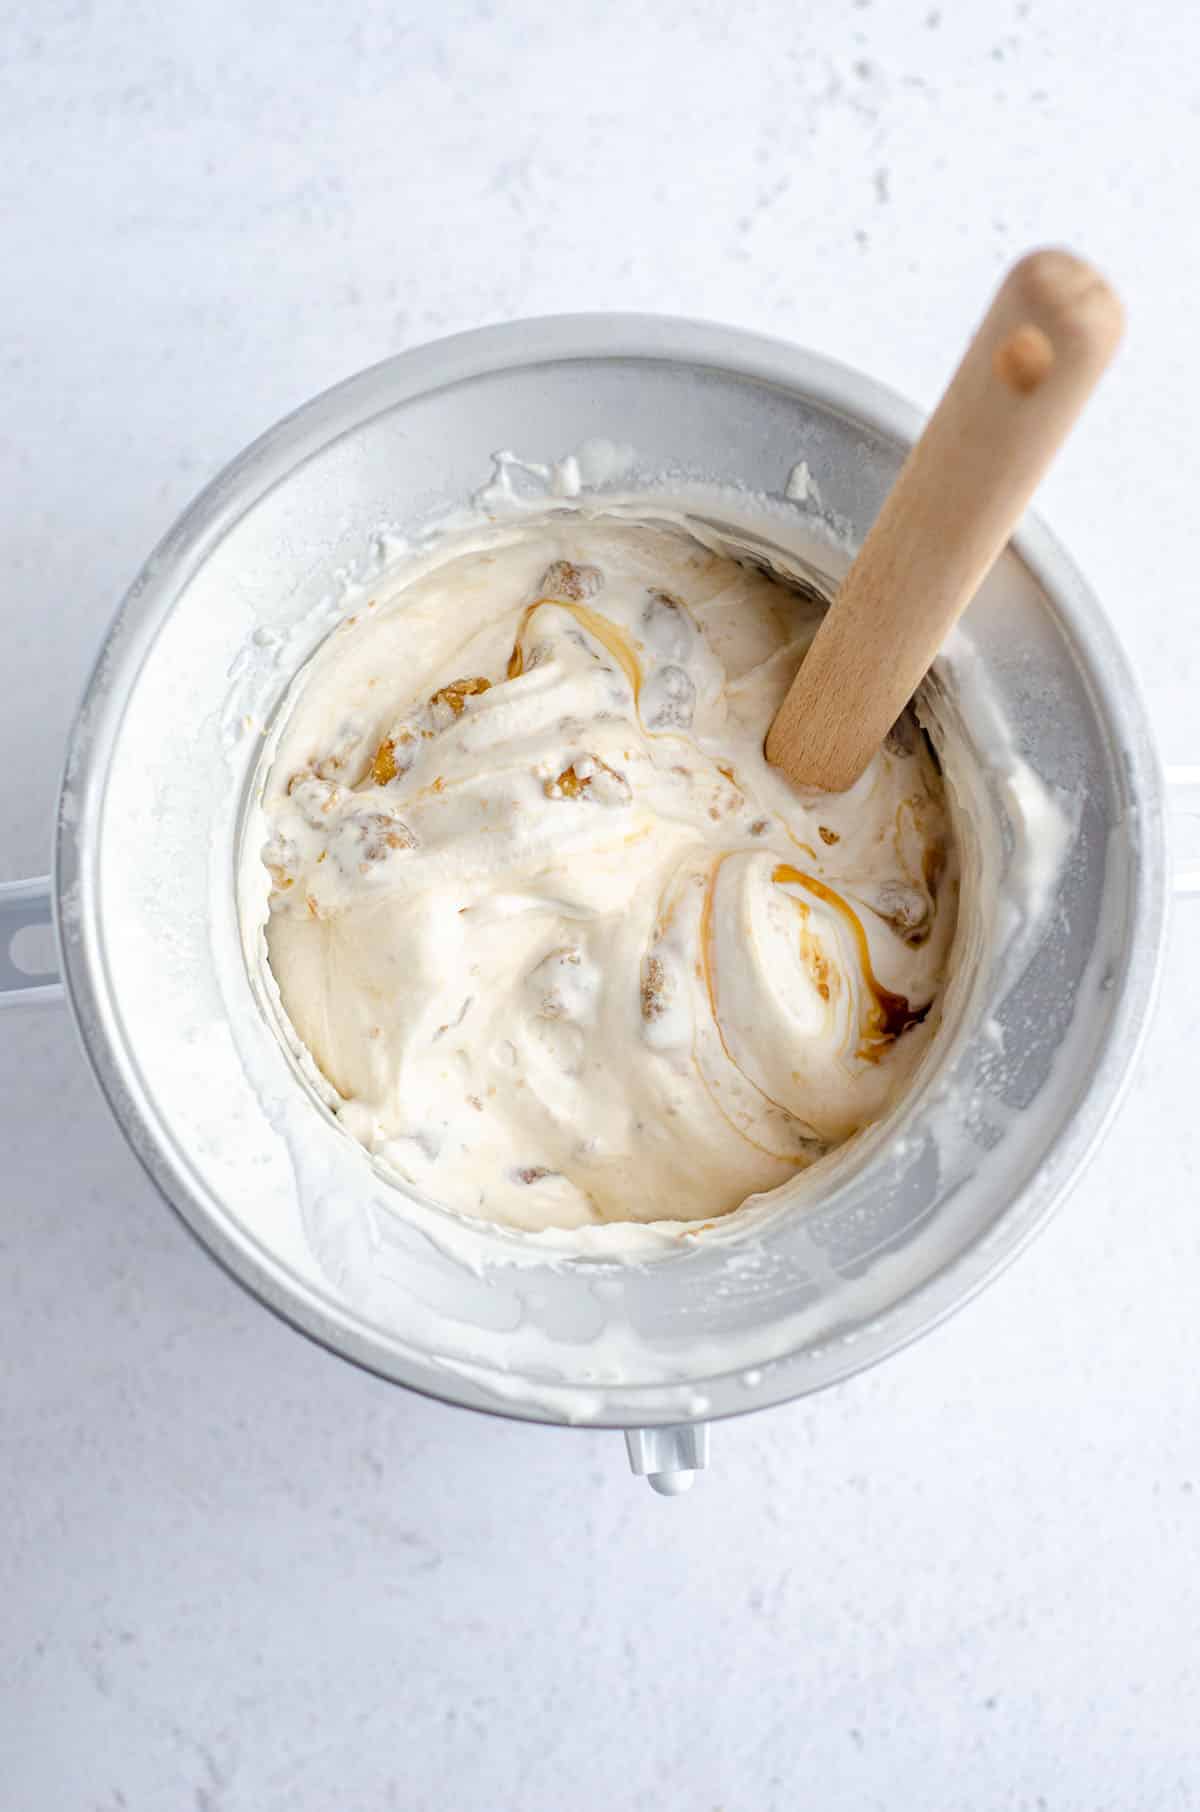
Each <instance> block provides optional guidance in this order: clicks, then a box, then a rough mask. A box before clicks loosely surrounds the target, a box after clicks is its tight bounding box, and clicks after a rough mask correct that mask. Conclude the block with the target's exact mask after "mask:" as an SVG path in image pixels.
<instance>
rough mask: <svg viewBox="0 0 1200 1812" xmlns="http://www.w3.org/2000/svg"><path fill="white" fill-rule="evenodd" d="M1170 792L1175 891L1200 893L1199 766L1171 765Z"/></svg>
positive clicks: (1168, 774) (1168, 787) (1183, 893)
mask: <svg viewBox="0 0 1200 1812" xmlns="http://www.w3.org/2000/svg"><path fill="white" fill-rule="evenodd" d="M1167 793H1168V797H1169V799H1170V804H1171V816H1172V817H1173V818H1174V820H1175V837H1174V842H1175V892H1176V893H1177V894H1179V895H1180V896H1185V895H1186V896H1190V897H1192V898H1195V897H1197V896H1200V768H1168V769H1167Z"/></svg>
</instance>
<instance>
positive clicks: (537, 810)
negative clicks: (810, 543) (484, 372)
mask: <svg viewBox="0 0 1200 1812" xmlns="http://www.w3.org/2000/svg"><path fill="white" fill-rule="evenodd" d="M818 616H819V606H818V605H817V603H816V602H815V601H812V600H807V599H805V598H804V597H803V596H802V595H799V594H798V593H797V592H795V591H793V590H790V589H787V588H784V587H783V586H781V585H780V584H779V583H777V582H776V581H775V580H774V579H772V578H771V577H770V576H768V575H767V574H766V573H764V572H762V571H758V570H755V569H753V568H751V567H748V566H746V565H744V564H742V563H741V562H735V561H733V560H731V559H730V558H728V557H727V556H726V555H725V554H723V553H721V552H718V551H714V550H713V549H712V548H709V547H707V546H704V545H701V543H700V542H699V541H698V540H696V539H695V538H694V537H693V536H692V535H690V534H688V533H686V532H684V531H682V530H681V529H679V528H677V527H672V526H669V525H666V524H656V525H654V526H649V525H646V524H638V523H634V522H630V521H623V520H618V519H615V518H611V517H605V516H603V515H601V516H596V515H592V516H585V515H576V514H574V513H573V512H562V513H560V514H557V515H555V516H551V517H548V518H543V519H540V520H529V521H526V522H523V523H521V524H519V525H518V526H516V527H507V528H502V529H497V530H493V531H491V532H490V533H488V534H486V535H485V536H484V537H483V538H482V539H480V538H478V537H477V538H476V541H475V544H474V545H473V546H472V547H471V548H470V549H469V550H468V551H461V544H460V550H459V551H456V548H455V546H454V544H453V542H451V543H449V544H448V545H447V546H446V547H445V548H443V549H442V550H441V551H440V552H439V555H438V557H437V559H436V560H435V561H433V562H432V563H427V565H426V566H425V567H424V568H422V569H421V570H420V571H418V572H417V573H416V574H415V575H413V576H411V577H410V579H409V582H408V583H407V584H406V585H403V586H402V587H401V588H400V589H399V590H398V591H396V592H395V593H394V595H393V594H389V592H388V590H387V588H386V586H383V585H381V588H380V590H379V591H378V592H377V593H375V594H373V595H372V596H370V597H369V598H367V599H366V600H365V601H363V602H362V604H361V606H360V607H359V608H357V609H356V610H355V612H354V614H352V615H351V616H350V617H349V618H347V619H346V621H345V622H344V623H343V624H342V626H341V627H340V628H339V629H338V630H337V632H336V633H335V634H334V635H332V636H331V637H330V638H329V639H328V641H327V642H326V643H325V644H324V645H323V646H322V647H321V648H320V649H318V651H317V653H316V655H315V657H314V658H313V660H312V661H311V662H310V663H309V665H308V667H307V668H306V669H305V670H304V672H303V673H302V675H301V676H300V677H299V678H298V681H297V683H296V685H295V687H294V688H293V693H292V697H291V700H290V709H289V711H288V715H287V717H286V719H285V721H284V724H283V727H282V730H281V732H280V735H279V739H278V743H277V746H276V748H275V753H274V758H273V761H272V764H271V767H270V771H269V774H268V776H267V779H266V783H265V788H264V791H263V794H262V797H261V813H262V816H263V818H264V819H265V823H266V826H267V828H268V830H269V840H268V842H267V844H266V847H265V849H264V851H263V858H264V860H265V862H266V864H267V866H268V868H269V871H270V875H271V897H270V916H269V920H268V923H267V931H266V940H267V950H268V955H269V961H270V966H271V971H272V973H273V977H274V981H275V984H276V985H277V988H278V994H279V999H280V1001H281V1003H282V1007H283V1010H284V1012H285V1014H286V1016H287V1019H288V1021H289V1022H290V1027H291V1028H292V1030H293V1031H294V1034H295V1036H296V1038H297V1039H298V1040H299V1041H300V1044H301V1045H302V1047H303V1049H304V1050H305V1052H306V1053H307V1054H308V1055H309V1056H310V1057H311V1059H312V1060H313V1062H314V1063H315V1065H316V1068H317V1071H318V1072H319V1075H320V1077H321V1078H323V1080H324V1084H325V1086H326V1093H327V1099H328V1100H329V1101H330V1103H331V1105H332V1106H333V1107H334V1111H335V1112H336V1113H337V1115H338V1117H339V1119H340V1120H341V1122H342V1124H343V1125H344V1126H345V1127H346V1129H347V1130H348V1131H349V1132H350V1133H351V1134H352V1135H353V1136H354V1137H355V1138H357V1139H358V1140H360V1141H361V1143H362V1144H363V1145H365V1146H366V1147H367V1149H368V1150H369V1151H371V1152H372V1153H373V1154H374V1155H375V1157H376V1158H377V1160H378V1161H379V1162H380V1164H381V1165H382V1166H383V1167H385V1168H386V1169H387V1170H389V1171H391V1172H392V1173H393V1174H394V1175H395V1176H396V1177H397V1178H398V1179H399V1180H401V1181H402V1182H404V1183H406V1184H408V1185H409V1186H411V1187H415V1188H416V1189H418V1190H419V1191H420V1192H421V1193H422V1194H423V1195H425V1196H427V1197H430V1198H432V1199H433V1200H435V1201H438V1202H441V1203H443V1204H445V1205H446V1206H448V1207H452V1208H455V1209H458V1210H459V1211H461V1212H463V1213H466V1214H468V1215H472V1216H479V1217H483V1218H486V1219H490V1220H493V1221H496V1222H499V1223H501V1224H503V1225H507V1226H512V1227H517V1228H524V1229H532V1230H537V1229H544V1228H568V1229H570V1228H579V1227H585V1226H588V1225H591V1224H595V1223H611V1222H683V1223H692V1224H695V1223H699V1222H704V1221H707V1220H709V1219H711V1218H715V1217H718V1216H721V1215H724V1214H727V1213H728V1212H729V1211H730V1210H732V1209H735V1208H737V1207H738V1206H739V1205H740V1204H741V1203H742V1202H743V1201H744V1200H745V1199H746V1198H747V1197H748V1196H750V1195H752V1194H756V1193H760V1192H763V1191H770V1190H772V1189H775V1188H778V1187H779V1186H780V1185H781V1184H783V1183H785V1182H787V1181H789V1180H791V1179H793V1178H795V1176H796V1174H797V1172H798V1171H799V1170H801V1169H803V1168H805V1167H807V1166H810V1165H811V1164H813V1163H814V1162H815V1161H816V1160H818V1159H820V1158H821V1157H823V1156H824V1155H825V1154H826V1153H828V1152H831V1151H832V1150H833V1149H834V1148H836V1147H839V1146H842V1145H844V1143H845V1142H846V1141H847V1140H848V1139H850V1138H851V1137H852V1136H853V1135H854V1134H855V1133H856V1132H857V1131H859V1129H861V1128H864V1127H867V1126H869V1125H871V1124H872V1123H874V1122H877V1121H878V1120H879V1119H880V1118H881V1117H882V1116H883V1115H885V1114H886V1113H887V1112H888V1110H889V1108H891V1107H892V1106H893V1105H894V1104H895V1102H896V1101H897V1099H898V1097H899V1096H900V1095H901V1094H902V1093H903V1091H904V1089H905V1086H906V1084H907V1082H908V1080H909V1079H910V1077H911V1076H912V1073H913V1070H914V1068H915V1066H916V1065H917V1063H918V1062H919V1060H920V1057H921V1055H922V1053H923V1051H924V1050H925V1048H926V1047H927V1045H928V1042H929V1040H930V1038H931V1037H932V1035H933V1033H934V1030H935V1027H936V1023H937V1020H938V1016H939V1009H940V1004H941V994H942V989H943V986H944V984H945V981H946V975H947V967H948V959H949V953H950V948H951V943H952V940H953V938H954V934H955V926H956V917H957V903H958V874H957V852H956V840H955V836H954V835H953V833H952V829H951V823H950V818H949V814H948V810H947V804H946V800H945V797H944V793H943V787H942V781H941V776H940V773H939V771H938V767H937V764H936V762H935V760H934V759H933V757H932V756H931V754H930V750H929V746H928V744H927V743H926V741H925V738H924V736H923V735H922V734H921V732H920V730H919V729H918V728H917V726H916V724H915V722H914V721H913V720H912V719H911V718H910V717H907V716H906V718H904V719H903V720H901V723H900V724H899V725H898V726H897V728H896V731H895V732H893V735H892V736H891V737H890V738H889V740H888V744H887V746H886V747H885V748H884V749H883V750H881V751H880V753H879V755H878V756H877V757H876V759H875V761H874V762H873V763H872V765H871V767H870V768H869V769H868V771H867V773H866V774H865V775H864V776H863V778H862V780H861V781H860V782H859V783H858V784H857V786H856V787H854V788H853V789H852V790H851V791H850V792H848V793H846V794H844V795H841V796H839V797H836V798H831V797H825V796H822V797H813V798H809V799H802V798H800V797H798V796H797V795H796V794H795V793H794V792H793V791H792V789H791V788H790V787H789V786H788V784H787V783H786V782H785V781H784V780H783V779H782V778H781V777H780V776H779V775H778V774H776V773H775V771H774V770H772V769H771V768H769V767H768V766H767V765H766V763H765V761H764V758H763V755H762V742H763V737H764V734H765V731H766V728H767V725H768V724H769V722H770V720H771V717H772V716H773V714H774V712H775V710H776V708H777V706H778V704H779V702H780V700H781V699H782V697H783V694H784V692H785V691H786V688H787V686H788V684H789V682H790V679H791V677H792V675H793V673H794V672H795V670H796V667H797V665H798V664H799V661H800V659H801V656H802V653H803V650H804V648H805V647H806V645H807V642H808V640H809V639H810V637H811V635H812V633H813V631H814V629H815V625H816V622H817V620H818Z"/></svg>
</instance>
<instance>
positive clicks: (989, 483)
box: [766, 251, 1124, 793]
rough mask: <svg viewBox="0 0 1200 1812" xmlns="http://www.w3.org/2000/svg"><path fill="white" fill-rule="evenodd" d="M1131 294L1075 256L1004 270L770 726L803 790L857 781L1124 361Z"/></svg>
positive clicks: (1044, 254) (1032, 258)
mask: <svg viewBox="0 0 1200 1812" xmlns="http://www.w3.org/2000/svg"><path fill="white" fill-rule="evenodd" d="M1123 324H1124V316H1123V312H1122V309H1121V304H1120V302H1119V301H1118V300H1117V297H1116V296H1115V295H1114V293H1113V291H1112V290H1111V289H1110V288H1109V286H1108V284H1107V283H1106V282H1105V281H1104V278H1103V277H1101V276H1100V275H1099V273H1098V272H1096V271H1094V270H1093V269H1092V268H1091V266H1090V265H1088V264H1085V263H1084V262H1083V260H1082V259H1081V258H1076V257H1074V256H1073V254H1072V253H1070V252H1064V251H1040V252H1031V253H1030V254H1029V256H1028V257H1025V258H1022V259H1021V261H1020V263H1019V264H1017V265H1014V267H1013V269H1012V270H1011V271H1010V272H1009V273H1008V276H1007V277H1006V278H1005V279H1004V282H1003V283H1002V284H1001V286H1000V289H999V290H998V292H997V294H996V299H995V301H994V302H993V303H992V306H991V308H990V309H989V310H988V312H987V314H986V315H985V316H984V319H983V322H982V325H981V326H980V328H979V331H978V332H977V333H976V335H975V338H974V339H973V340H972V341H971V344H970V345H969V346H968V348H967V351H966V355H965V356H964V358H963V361H962V364H961V365H960V366H959V368H958V370H957V371H956V372H955V374H954V376H953V378H951V380H950V387H949V389H948V390H947V391H946V394H945V395H944V396H943V398H942V400H941V402H940V403H939V404H938V406H937V408H936V410H935V411H934V413H933V415H932V416H931V417H930V420H929V422H928V424H927V426H926V428H925V432H924V433H923V434H922V436H921V438H920V440H919V441H918V442H917V444H916V446H915V447H914V448H913V449H912V452H911V453H910V454H909V456H908V458H907V459H906V460H905V462H904V465H903V467H902V468H901V471H900V475H899V477H898V478H897V480H896V482H895V484H894V486H893V487H892V490H891V492H890V494H889V495H888V497H887V499H886V501H885V502H884V505H883V508H882V509H881V510H880V512H879V515H878V516H877V518H876V520H875V523H874V526H873V527H872V529H871V531H870V533H869V534H868V536H867V538H866V540H865V541H864V542H863V545H862V548H861V550H860V551H859V555H858V558H857V559H856V560H855V562H854V564H853V566H852V567H851V568H850V571H849V572H848V573H847V575H846V577H845V579H844V580H843V581H842V584H841V586H840V588H839V590H838V594H837V596H836V598H835V599H834V601H833V603H832V604H831V606H830V608H829V611H828V613H827V614H826V616H825V618H824V620H823V622H822V623H821V626H820V628H819V629H818V631H817V634H816V638H815V640H814V641H813V644H812V646H811V648H810V649H809V651H808V653H807V655H806V656H805V657H804V663H803V665H802V666H801V668H800V671H799V673H798V674H797V675H796V678H795V679H794V680H793V682H792V687H791V690H790V691H789V693H788V695H787V697H786V698H785V699H784V701H783V704H782V705H781V706H780V708H779V711H778V713H777V714H776V717H775V721H774V723H773V724H772V725H771V728H770V730H769V731H768V733H767V744H766V752H767V760H768V761H770V762H773V763H774V765H775V766H776V767H777V768H780V769H782V771H783V772H784V773H785V774H786V775H787V777H788V779H789V780H791V781H792V783H793V784H794V785H796V786H801V787H816V788H820V789H822V790H823V791H825V792H829V793H840V792H844V791H845V789H846V788H847V787H849V786H852V785H853V783H854V782H855V781H856V780H857V779H858V777H859V775H860V774H861V773H862V771H863V769H864V768H865V767H866V765H867V763H868V761H870V759H871V756H872V755H873V754H874V753H875V750H876V749H877V748H878V747H879V745H880V743H881V742H882V741H883V739H884V737H885V736H886V735H887V732H888V730H889V729H890V728H891V726H892V724H893V723H894V722H895V721H896V719H897V717H899V715H900V713H901V711H902V710H903V709H904V707H905V705H906V704H907V703H908V701H909V699H910V698H911V697H912V695H913V693H914V692H915V691H916V689H917V686H918V685H919V684H920V682H921V680H922V679H923V678H924V676H925V674H926V673H927V672H928V670H929V668H930V666H931V665H932V663H933V659H934V656H935V655H936V654H937V651H938V649H939V648H940V647H941V645H942V643H943V641H944V640H945V638H946V636H947V634H948V633H949V631H950V629H951V627H952V626H953V624H954V623H955V622H956V621H957V619H958V617H959V616H960V615H961V613H962V612H963V611H964V610H965V609H966V607H967V605H968V604H969V603H970V601H971V599H972V597H973V596H974V595H975V592H976V591H977V590H978V588H979V586H980V584H981V583H982V582H983V579H984V577H985V576H986V574H987V572H988V570H989V569H990V567H991V565H992V563H993V561H994V560H995V559H996V556H997V555H998V554H999V552H1000V550H1001V549H1002V548H1003V546H1004V544H1005V542H1006V541H1007V540H1008V537H1009V535H1010V534H1011V533H1012V531H1013V529H1014V528H1015V527H1016V524H1017V521H1018V519H1019V518H1020V515H1021V512H1022V511H1023V510H1024V508H1025V505H1026V504H1027V503H1028V502H1029V499H1030V497H1031V496H1032V495H1033V491H1034V488H1035V487H1036V485H1037V482H1038V480H1039V479H1040V478H1041V476H1042V474H1043V472H1044V471H1045V470H1046V467H1047V466H1048V465H1049V464H1050V461H1051V459H1052V458H1053V457H1054V454H1055V453H1056V452H1057V450H1058V448H1059V446H1060V445H1061V444H1062V442H1063V440H1064V439H1065V438H1066V436H1067V433H1068V432H1069V430H1070V428H1071V425H1072V423H1073V422H1074V421H1075V419H1076V417H1077V416H1078V415H1079V412H1080V410H1081V409H1082V408H1083V405H1084V403H1085V402H1086V401H1087V399H1088V397H1089V395H1090V394H1091V391H1092V389H1093V387H1094V385H1095V384H1096V382H1097V380H1098V378H1099V377H1100V374H1101V372H1102V371H1103V370H1104V368H1105V366H1106V365H1107V364H1108V362H1109V360H1110V359H1111V358H1112V355H1113V353H1114V352H1115V351H1116V349H1117V344H1118V342H1119V340H1120V338H1121V330H1122V327H1123Z"/></svg>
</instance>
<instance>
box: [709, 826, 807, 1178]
mask: <svg viewBox="0 0 1200 1812" xmlns="http://www.w3.org/2000/svg"><path fill="white" fill-rule="evenodd" d="M731 853H732V852H731V851H728V850H727V851H726V852H725V855H723V856H718V857H717V859H716V861H715V862H714V863H713V866H712V873H711V874H710V875H709V878H708V886H707V887H706V889H705V892H704V905H703V906H702V907H701V909H700V965H701V976H702V979H703V981H704V988H705V992H706V993H707V995H708V1010H709V1013H710V1015H711V1017H712V1022H713V1027H714V1029H715V1031H716V1034H717V1037H718V1038H719V1039H720V1041H721V1049H722V1050H723V1051H724V1053H725V1055H726V1057H727V1058H728V1059H729V1062H730V1063H731V1065H732V1066H733V1068H734V1069H735V1070H736V1071H737V1073H738V1075H739V1076H740V1077H741V1078H742V1080H743V1082H745V1083H746V1084H747V1085H748V1086H749V1087H750V1088H752V1089H753V1090H754V1092H755V1094H757V1095H760V1096H761V1097H762V1099H763V1100H764V1101H766V1102H768V1103H769V1104H770V1105H771V1106H772V1107H774V1108H778V1110H779V1112H780V1113H781V1114H784V1115H786V1117H787V1118H788V1119H789V1120H792V1121H794V1120H795V1118H796V1116H795V1114H793V1113H792V1111H791V1109H790V1108H787V1107H784V1105H783V1103H782V1101H776V1100H775V1099H774V1097H773V1096H771V1095H768V1094H767V1092H766V1090H765V1089H763V1088H760V1087H759V1085H758V1083H757V1082H755V1081H753V1080H752V1078H751V1077H749V1076H747V1074H746V1072H745V1070H744V1069H743V1068H742V1066H741V1064H740V1063H739V1062H738V1060H737V1058H736V1057H735V1056H734V1054H733V1052H732V1051H731V1050H730V1048H729V1046H728V1044H727V1043H726V1042H725V1033H724V1031H723V1029H722V1026H721V1019H720V1015H719V1014H718V1012H717V990H716V985H715V983H714V981H713V964H712V915H713V901H714V899H715V897H716V892H717V876H718V875H719V874H720V872H721V864H722V862H724V861H725V860H726V858H727V856H728V855H730V854H731ZM696 1074H697V1076H699V1078H700V1081H701V1083H702V1084H703V1087H704V1091H705V1093H706V1094H707V1096H708V1098H709V1100H710V1101H711V1102H712V1104H713V1106H714V1107H715V1108H716V1110H717V1112H718V1113H719V1114H720V1116H721V1118H722V1120H724V1122H725V1124H726V1125H727V1126H728V1127H730V1128H732V1130H733V1131H734V1132H735V1133H736V1134H737V1135H738V1137H739V1138H740V1139H744V1140H745V1141H746V1144H747V1145H753V1147H754V1149H755V1151H761V1152H762V1154H763V1156H764V1157H767V1158H775V1159H776V1160H777V1161H778V1162H779V1163H781V1164H792V1165H794V1166H795V1167H796V1168H797V1169H803V1168H804V1166H805V1165H806V1164H808V1163H809V1162H810V1160H809V1159H808V1158H803V1157H793V1156H791V1155H790V1154H785V1153H783V1152H778V1151H771V1150H770V1149H769V1148H768V1147H767V1146H766V1145H760V1144H759V1142H758V1140H757V1139H752V1138H751V1137H750V1134H749V1133H748V1132H747V1131H746V1129H745V1127H744V1126H738V1125H737V1124H736V1122H735V1121H733V1120H731V1119H730V1117H729V1115H728V1114H727V1113H726V1112H725V1109H724V1108H723V1107H722V1105H721V1103H720V1101H719V1100H718V1099H717V1096H716V1094H715V1093H714V1091H713V1090H712V1089H711V1088H710V1087H709V1085H708V1078H707V1076H706V1075H705V1074H704V1071H703V1069H702V1068H701V1067H700V1065H699V1064H698V1063H697V1065H696Z"/></svg>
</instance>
